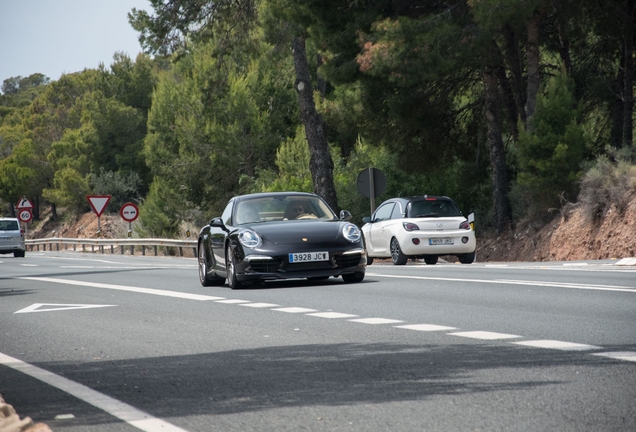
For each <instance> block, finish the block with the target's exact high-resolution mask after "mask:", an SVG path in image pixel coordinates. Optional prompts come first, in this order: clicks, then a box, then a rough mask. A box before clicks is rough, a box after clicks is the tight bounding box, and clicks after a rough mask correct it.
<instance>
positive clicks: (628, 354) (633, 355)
mask: <svg viewBox="0 0 636 432" xmlns="http://www.w3.org/2000/svg"><path fill="white" fill-rule="evenodd" d="M592 355H595V356H600V357H608V358H611V359H616V360H624V361H631V362H636V352H634V351H615V352H604V353H595V354H592Z"/></svg>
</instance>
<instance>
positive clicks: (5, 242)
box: [0, 218, 26, 258]
mask: <svg viewBox="0 0 636 432" xmlns="http://www.w3.org/2000/svg"><path fill="white" fill-rule="evenodd" d="M25 251H26V248H25V246H24V231H22V229H20V222H19V221H18V219H16V218H0V254H8V253H13V256H14V257H16V258H17V257H20V258H23V257H24V252H25Z"/></svg>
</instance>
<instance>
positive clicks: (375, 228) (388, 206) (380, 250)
mask: <svg viewBox="0 0 636 432" xmlns="http://www.w3.org/2000/svg"><path fill="white" fill-rule="evenodd" d="M394 206H395V202H388V203H384V204H382V205H381V206H380V207H378V209H377V210H376V211H375V213H373V216H372V219H371V222H372V223H371V227H370V228H369V239H368V241H369V243H370V244H371V248H372V250H373V252H374V253H377V254H384V253H387V252H388V250H389V241H390V240H391V239H390V238H389V240H387V239H386V236H387V235H388V234H389V233H388V231H387V227H388V225H390V224H391V213H392V212H393V207H394Z"/></svg>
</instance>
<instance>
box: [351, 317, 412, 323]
mask: <svg viewBox="0 0 636 432" xmlns="http://www.w3.org/2000/svg"><path fill="white" fill-rule="evenodd" d="M349 321H351V322H358V323H362V324H396V323H401V322H404V321H401V320H394V319H387V318H357V319H350V320H349Z"/></svg>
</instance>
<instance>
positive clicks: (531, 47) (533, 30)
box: [526, 13, 539, 131]
mask: <svg viewBox="0 0 636 432" xmlns="http://www.w3.org/2000/svg"><path fill="white" fill-rule="evenodd" d="M527 29H528V47H527V50H526V59H527V63H528V87H527V96H526V129H528V130H529V131H531V130H532V129H533V127H532V120H533V117H534V112H535V110H536V109H537V95H538V94H539V15H538V14H537V13H535V14H534V16H533V17H532V18H531V19H530V21H529V22H528V26H527Z"/></svg>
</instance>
